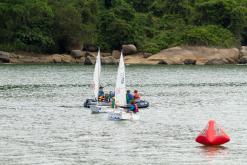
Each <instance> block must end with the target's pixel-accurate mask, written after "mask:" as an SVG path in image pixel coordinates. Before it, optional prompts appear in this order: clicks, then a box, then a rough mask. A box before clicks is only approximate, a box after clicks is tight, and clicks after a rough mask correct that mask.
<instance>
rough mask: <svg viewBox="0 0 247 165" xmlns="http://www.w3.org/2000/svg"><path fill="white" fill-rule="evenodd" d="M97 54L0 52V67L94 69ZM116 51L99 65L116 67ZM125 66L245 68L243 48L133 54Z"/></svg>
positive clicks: (103, 55)
mask: <svg viewBox="0 0 247 165" xmlns="http://www.w3.org/2000/svg"><path fill="white" fill-rule="evenodd" d="M96 55H97V52H86V51H81V50H72V51H71V53H70V54H38V53H28V52H16V53H9V52H4V51H0V63H4V64H59V63H60V64H84V65H94V64H95V59H96ZM119 57H120V51H118V50H114V51H113V52H112V53H105V52H102V53H101V62H102V65H115V64H117V63H118V61H119ZM124 60H125V64H127V65H128V64H139V65H157V64H163V65H224V64H247V46H242V47H241V48H240V49H237V48H209V47H199V46H190V47H173V48H169V49H164V50H161V51H160V52H159V53H156V54H150V53H142V52H139V53H138V52H137V53H133V54H127V55H125V57H124Z"/></svg>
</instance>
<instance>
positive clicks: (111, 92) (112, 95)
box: [109, 91, 115, 100]
mask: <svg viewBox="0 0 247 165" xmlns="http://www.w3.org/2000/svg"><path fill="white" fill-rule="evenodd" d="M109 95H110V100H112V99H113V97H115V93H114V92H113V91H110V93H109Z"/></svg>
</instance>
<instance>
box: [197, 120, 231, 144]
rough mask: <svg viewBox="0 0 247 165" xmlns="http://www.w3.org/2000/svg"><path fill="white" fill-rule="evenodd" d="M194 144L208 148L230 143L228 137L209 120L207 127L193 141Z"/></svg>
mask: <svg viewBox="0 0 247 165" xmlns="http://www.w3.org/2000/svg"><path fill="white" fill-rule="evenodd" d="M195 140H196V142H198V143H201V144H204V145H207V146H210V145H221V144H224V143H227V142H229V141H230V137H229V136H228V135H227V134H226V133H225V132H224V131H223V129H222V128H220V127H219V126H218V125H217V124H216V122H215V121H214V120H209V122H208V124H207V126H206V127H205V128H204V130H203V131H202V132H201V133H200V134H199V135H198V136H197V138H196V139H195Z"/></svg>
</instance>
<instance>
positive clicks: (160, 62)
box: [158, 60, 168, 65]
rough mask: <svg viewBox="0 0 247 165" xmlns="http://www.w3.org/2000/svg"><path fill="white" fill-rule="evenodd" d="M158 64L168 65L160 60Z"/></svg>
mask: <svg viewBox="0 0 247 165" xmlns="http://www.w3.org/2000/svg"><path fill="white" fill-rule="evenodd" d="M158 64H163V65H168V63H167V62H166V61H165V60H160V61H159V62H158Z"/></svg>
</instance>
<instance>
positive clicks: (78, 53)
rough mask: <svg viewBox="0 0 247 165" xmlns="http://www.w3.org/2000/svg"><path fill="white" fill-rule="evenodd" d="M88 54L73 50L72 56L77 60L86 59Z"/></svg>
mask: <svg viewBox="0 0 247 165" xmlns="http://www.w3.org/2000/svg"><path fill="white" fill-rule="evenodd" d="M85 54H86V52H83V51H81V50H71V56H73V57H75V58H81V57H85Z"/></svg>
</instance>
